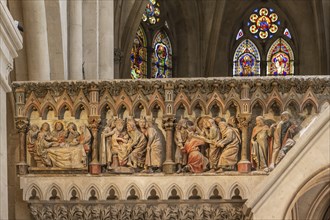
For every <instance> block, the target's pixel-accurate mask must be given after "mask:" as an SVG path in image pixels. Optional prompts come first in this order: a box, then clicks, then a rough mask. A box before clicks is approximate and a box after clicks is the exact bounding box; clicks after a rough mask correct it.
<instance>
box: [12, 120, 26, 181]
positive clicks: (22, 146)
mask: <svg viewBox="0 0 330 220" xmlns="http://www.w3.org/2000/svg"><path fill="white" fill-rule="evenodd" d="M15 123H16V128H17V130H18V134H19V162H18V163H17V173H18V174H20V175H24V174H27V173H28V164H27V163H26V132H27V128H28V125H29V121H28V120H27V118H25V117H16V122H15Z"/></svg>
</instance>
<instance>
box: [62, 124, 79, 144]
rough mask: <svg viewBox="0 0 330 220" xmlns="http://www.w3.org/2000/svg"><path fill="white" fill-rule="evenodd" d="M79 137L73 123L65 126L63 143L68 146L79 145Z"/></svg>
mask: <svg viewBox="0 0 330 220" xmlns="http://www.w3.org/2000/svg"><path fill="white" fill-rule="evenodd" d="M79 136H80V134H79V132H78V131H77V125H76V124H75V123H73V122H70V123H69V124H68V126H67V131H66V138H65V142H66V143H67V144H68V145H71V146H75V145H78V144H79V140H78V137H79Z"/></svg>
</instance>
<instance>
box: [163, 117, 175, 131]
mask: <svg viewBox="0 0 330 220" xmlns="http://www.w3.org/2000/svg"><path fill="white" fill-rule="evenodd" d="M174 121H175V118H174V117H164V118H163V128H164V129H165V130H170V129H173V127H174Z"/></svg>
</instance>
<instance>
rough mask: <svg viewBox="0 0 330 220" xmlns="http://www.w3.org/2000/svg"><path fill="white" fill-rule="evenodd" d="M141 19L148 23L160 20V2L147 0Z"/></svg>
mask: <svg viewBox="0 0 330 220" xmlns="http://www.w3.org/2000/svg"><path fill="white" fill-rule="evenodd" d="M142 20H143V21H144V22H147V23H148V24H156V23H158V22H159V21H160V4H159V2H157V0H149V2H148V4H147V7H146V9H145V12H144V14H143V15H142Z"/></svg>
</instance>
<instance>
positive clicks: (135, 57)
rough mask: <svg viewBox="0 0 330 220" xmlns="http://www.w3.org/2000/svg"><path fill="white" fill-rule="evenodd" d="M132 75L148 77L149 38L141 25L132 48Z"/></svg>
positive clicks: (136, 77) (134, 77)
mask: <svg viewBox="0 0 330 220" xmlns="http://www.w3.org/2000/svg"><path fill="white" fill-rule="evenodd" d="M131 77H132V79H142V78H147V39H146V35H145V33H144V31H143V29H142V27H141V26H139V28H138V31H137V32H136V35H135V38H134V42H133V47H132V50H131Z"/></svg>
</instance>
